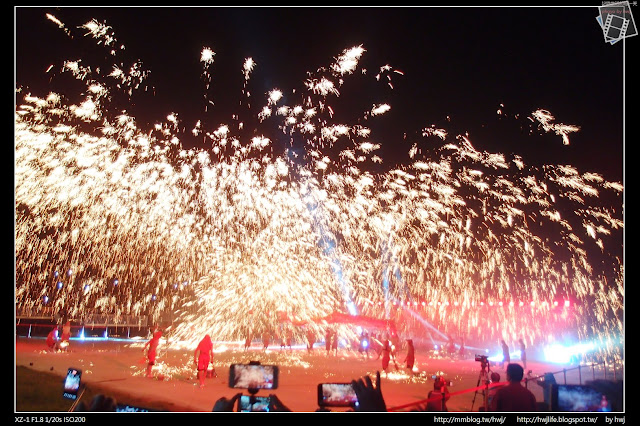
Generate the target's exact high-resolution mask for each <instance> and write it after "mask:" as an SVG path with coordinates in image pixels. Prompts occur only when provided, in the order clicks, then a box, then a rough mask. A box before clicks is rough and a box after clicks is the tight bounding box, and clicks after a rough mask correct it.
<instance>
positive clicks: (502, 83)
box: [15, 6, 638, 182]
mask: <svg viewBox="0 0 640 426" xmlns="http://www.w3.org/2000/svg"><path fill="white" fill-rule="evenodd" d="M632 12H634V10H632ZM15 13H16V20H15V21H16V25H15V26H16V46H15V65H16V87H23V88H24V90H25V92H31V93H32V94H34V95H40V96H43V95H46V94H47V93H48V92H49V91H50V90H54V89H55V90H64V89H62V88H61V87H60V86H56V84H62V83H60V82H58V81H57V80H58V77H56V78H55V79H54V81H53V82H49V76H51V75H53V74H55V72H50V73H49V74H47V73H45V71H46V70H47V68H48V67H49V66H50V65H54V68H55V69H60V67H61V66H62V63H63V61H64V60H66V59H77V58H83V60H87V62H89V61H90V60H91V59H97V60H99V59H100V58H94V57H93V56H92V55H95V53H93V52H94V51H95V50H96V49H95V48H92V47H91V46H94V45H95V44H94V43H92V42H91V41H90V40H88V38H84V39H83V37H82V36H81V35H82V34H83V30H80V29H78V28H77V27H79V26H81V25H83V24H84V23H86V22H88V21H90V20H91V19H96V20H97V21H99V22H105V23H106V24H107V25H110V26H111V27H113V30H114V32H115V36H116V38H117V39H118V42H119V44H124V45H125V46H126V56H127V57H128V58H130V59H131V61H134V60H137V59H139V60H141V61H142V63H143V65H144V67H145V68H147V69H149V70H151V74H150V76H149V79H148V84H149V85H150V86H153V90H149V91H148V92H146V93H145V94H144V96H137V97H134V98H132V100H131V101H130V103H129V104H128V105H124V107H126V109H127V110H129V111H130V112H131V114H132V115H134V116H136V117H137V118H138V120H139V122H148V123H153V122H155V121H160V120H163V119H164V117H166V115H167V114H168V113H170V112H177V113H178V114H179V116H180V118H181V119H182V120H183V121H184V122H185V126H186V127H187V128H191V127H190V126H193V124H194V123H195V122H196V121H197V120H198V119H201V118H204V121H205V123H206V124H209V125H210V126H211V128H212V129H215V128H216V127H217V126H218V125H219V124H221V123H225V122H229V117H230V115H231V113H232V111H233V108H235V106H236V105H237V101H238V99H239V97H240V93H241V89H242V83H243V76H242V73H241V70H242V64H243V62H244V59H245V58H247V57H252V58H253V59H254V60H255V62H256V63H257V66H256V68H255V70H254V71H253V73H252V76H251V84H252V90H253V96H254V97H255V98H260V96H262V95H263V93H266V92H268V91H269V90H271V89H273V88H276V87H277V88H279V89H281V90H282V91H283V92H285V94H287V93H289V92H290V90H291V89H292V88H298V89H301V88H303V85H302V83H303V81H304V80H305V79H306V78H307V74H306V72H307V71H315V70H316V69H318V68H319V67H321V66H329V65H330V64H331V62H332V60H333V58H335V57H336V56H338V55H339V54H340V53H341V52H342V51H343V50H344V49H346V48H350V47H353V46H357V45H363V47H364V48H365V49H366V51H367V52H366V53H365V55H364V56H363V60H362V67H363V68H366V69H367V70H368V73H370V74H372V75H373V74H375V73H376V72H377V70H378V67H380V66H382V65H385V64H389V65H391V66H392V67H394V68H395V69H398V70H401V71H402V72H403V73H404V75H402V76H401V75H396V76H394V80H393V84H394V89H393V90H386V89H380V90H379V91H376V92H375V94H374V93H372V92H371V91H369V90H368V87H360V86H357V85H356V86H355V87H352V86H349V84H348V77H347V78H346V79H345V80H347V84H345V86H344V89H341V96H340V98H339V101H337V102H338V103H337V105H336V108H341V110H340V111H339V113H340V114H344V115H346V116H348V115H349V113H350V112H351V113H353V114H354V116H355V115H358V114H360V113H361V112H362V108H361V106H362V105H364V106H365V107H366V105H369V107H370V105H371V103H372V102H378V103H380V102H388V103H389V104H390V105H391V107H392V108H391V111H390V112H389V113H388V114H387V115H386V116H384V117H383V119H382V121H381V127H380V129H374V130H378V131H379V132H380V133H377V135H379V136H378V137H379V138H382V139H383V140H384V141H386V143H385V142H383V151H384V156H383V158H385V159H387V158H388V157H391V156H393V148H394V147H393V144H392V142H393V141H394V140H398V139H400V138H402V137H403V135H405V134H409V135H411V134H419V133H420V129H422V128H425V127H429V126H431V125H432V124H435V125H436V126H438V127H443V128H445V129H447V130H448V131H449V132H450V134H454V135H455V134H461V133H465V132H468V133H469V137H470V140H471V141H472V143H473V144H474V146H475V147H476V148H477V149H479V150H487V151H491V152H503V153H505V154H510V153H514V154H518V155H521V156H522V157H523V159H524V161H525V163H526V164H530V165H539V164H572V165H575V166H576V167H578V168H579V170H580V171H581V172H586V171H593V172H597V173H601V174H603V175H604V176H605V178H607V179H609V180H615V181H620V182H621V181H622V178H623V153H624V151H623V94H624V86H623V83H624V80H623V51H624V46H623V44H624V43H623V42H619V43H617V44H615V45H610V44H607V43H605V41H604V36H603V32H602V30H601V28H600V27H599V25H598V23H597V21H596V19H595V18H596V16H597V15H598V8H597V6H593V7H571V8H569V7H553V8H551V7H535V8H531V7H526V8H525V7H522V8H505V7H491V8H488V7H485V8H470V7H461V8H448V7H447V8H431V7H422V8H407V7H401V8H396V7H385V8H372V7H366V8H335V7H327V8H319V7H286V8H284V7H283V8H274V7H268V8H256V7H243V8H220V7H210V8H193V7H190V8H175V7H170V8H140V7H136V8H123V7H111V8H90V7H81V8H53V7H49V8H42V7H38V8H24V7H18V8H16V9H15ZM45 13H51V14H53V15H54V16H56V17H57V18H58V19H59V20H60V21H62V22H63V23H65V25H66V26H67V27H68V28H70V29H72V31H73V33H74V34H75V38H74V39H73V40H71V39H70V38H69V37H68V36H66V35H65V34H64V32H63V31H61V30H60V29H59V28H58V27H57V26H56V25H55V24H54V23H53V22H51V21H49V20H47V19H46V17H45ZM637 42H638V41H637V40H636V39H635V38H630V39H628V40H627V41H626V43H627V44H628V45H630V44H634V43H637ZM203 47H210V48H211V49H212V50H213V51H214V52H215V53H216V55H215V61H214V63H213V64H212V65H211V68H210V73H211V77H212V80H211V89H210V91H209V92H208V95H207V96H208V97H209V99H212V100H213V101H214V103H215V106H214V107H211V108H210V109H209V111H208V112H207V113H206V114H205V113H204V107H205V105H206V102H205V100H204V96H203V94H204V93H205V81H204V79H203V78H202V72H203V66H202V64H201V63H200V53H201V51H202V48H203ZM629 49H630V48H629V47H627V63H628V62H629V60H628V56H629ZM379 87H380V86H379ZM260 92H262V93H260ZM627 97H629V95H627ZM285 100H286V99H285ZM18 101H19V99H18ZM254 102H256V103H259V104H260V105H262V103H260V102H257V101H254ZM500 104H504V107H501V106H500ZM540 108H542V109H546V110H549V111H550V112H551V113H552V114H553V115H554V116H555V117H556V122H561V123H564V124H573V125H577V126H580V127H581V130H580V131H579V132H578V133H573V134H571V135H570V144H569V145H563V143H562V138H561V137H560V136H557V135H554V134H541V132H538V133H536V134H535V136H531V135H529V134H528V132H527V129H529V128H530V127H531V126H530V121H529V120H527V119H526V117H527V116H528V115H530V114H531V112H532V111H535V110H537V109H540ZM498 109H501V110H502V111H503V112H504V113H505V114H507V118H504V116H502V117H503V118H500V117H499V116H498V114H497V113H496V111H497V110H498ZM255 111H256V113H257V111H258V109H257V108H256V109H255ZM515 114H519V116H520V118H519V119H517V120H516V119H515V118H513V117H514V116H515ZM627 119H629V118H627ZM523 126H524V127H523ZM527 126H528V127H527ZM521 128H522V129H521ZM185 143H186V144H187V145H188V141H186V142H185ZM402 149H403V151H405V152H406V149H405V147H403V148H402Z"/></svg>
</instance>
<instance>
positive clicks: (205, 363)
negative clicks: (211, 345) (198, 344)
mask: <svg viewBox="0 0 640 426" xmlns="http://www.w3.org/2000/svg"><path fill="white" fill-rule="evenodd" d="M210 361H211V358H209V357H208V356H207V357H202V356H201V357H200V358H198V371H202V370H206V369H207V368H209V362H210Z"/></svg>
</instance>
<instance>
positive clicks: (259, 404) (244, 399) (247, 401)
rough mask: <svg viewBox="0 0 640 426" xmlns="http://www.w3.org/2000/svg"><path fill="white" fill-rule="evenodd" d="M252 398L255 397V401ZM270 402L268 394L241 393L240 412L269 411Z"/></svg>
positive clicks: (239, 400)
mask: <svg viewBox="0 0 640 426" xmlns="http://www.w3.org/2000/svg"><path fill="white" fill-rule="evenodd" d="M251 398H253V402H252V400H251ZM269 402H270V399H269V397H268V396H254V397H251V396H249V395H241V396H240V398H239V399H238V412H242V413H249V412H267V411H269Z"/></svg>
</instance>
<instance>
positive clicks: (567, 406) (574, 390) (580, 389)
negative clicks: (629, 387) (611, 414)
mask: <svg viewBox="0 0 640 426" xmlns="http://www.w3.org/2000/svg"><path fill="white" fill-rule="evenodd" d="M553 394H554V395H553V401H554V402H555V404H554V405H555V407H553V408H554V411H611V404H610V402H609V401H608V400H607V397H606V396H605V395H603V394H602V393H601V392H598V391H597V390H595V389H593V388H591V387H589V386H584V385H556V386H554V388H553Z"/></svg>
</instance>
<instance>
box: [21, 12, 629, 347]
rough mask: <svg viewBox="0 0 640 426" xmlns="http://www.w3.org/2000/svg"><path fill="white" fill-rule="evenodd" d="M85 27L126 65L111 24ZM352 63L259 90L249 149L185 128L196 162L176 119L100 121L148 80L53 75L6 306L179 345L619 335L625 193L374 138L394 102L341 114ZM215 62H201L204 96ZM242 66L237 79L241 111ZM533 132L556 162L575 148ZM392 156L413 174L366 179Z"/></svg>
mask: <svg viewBox="0 0 640 426" xmlns="http://www.w3.org/2000/svg"><path fill="white" fill-rule="evenodd" d="M48 19H49V20H51V21H52V22H54V23H56V24H57V25H58V26H59V27H60V28H61V29H63V30H64V31H65V32H67V33H69V34H70V31H69V30H68V28H67V27H66V26H65V25H64V24H62V23H61V22H60V21H58V20H57V19H56V18H55V17H53V16H49V17H48ZM79 28H83V29H85V30H86V31H88V34H90V35H91V36H92V37H93V38H94V39H95V40H96V45H97V46H98V47H102V48H105V49H108V50H109V53H110V56H112V57H115V56H117V54H120V53H119V51H116V50H113V49H114V47H113V46H114V44H115V38H114V36H113V34H112V31H111V28H110V27H107V26H106V25H102V24H98V23H97V21H91V22H89V23H87V24H85V25H84V26H82V27H79ZM120 50H123V48H121V49H120ZM365 54H366V51H365V49H364V48H363V47H362V46H357V47H353V48H350V49H346V50H344V51H343V52H342V53H341V54H340V55H338V56H337V57H336V58H335V60H334V63H333V64H330V65H329V66H328V67H327V68H320V69H318V70H317V71H316V72H315V73H309V78H308V79H307V80H306V81H305V82H303V87H302V89H300V90H293V91H292V92H291V93H287V92H285V91H282V90H279V89H273V90H271V91H269V92H266V93H264V105H261V106H260V107H258V108H257V109H256V108H252V106H251V105H250V104H249V103H248V102H245V103H244V106H245V107H246V109H245V110H244V112H243V114H246V120H247V121H248V120H254V121H255V122H257V123H259V126H258V127H257V129H256V131H255V132H254V133H252V134H248V133H247V132H248V131H247V130H246V129H245V127H244V125H243V123H244V122H245V117H243V116H238V115H235V114H234V115H232V117H231V118H230V119H231V120H234V121H235V125H233V126H232V125H230V124H223V125H220V126H218V127H216V128H215V129H208V128H206V127H205V128H203V125H202V122H200V121H198V123H196V124H195V125H194V129H193V130H192V134H193V135H198V136H200V137H202V138H203V140H204V141H205V143H206V146H205V147H201V148H193V149H185V148H183V145H182V142H181V138H182V137H183V134H181V133H180V130H179V129H180V126H181V123H180V120H179V119H178V116H177V114H170V115H168V116H167V119H166V120H164V121H163V122H160V123H158V124H156V126H155V127H154V128H153V129H151V130H149V129H141V128H139V127H138V126H137V124H136V120H135V117H132V116H129V115H127V114H126V113H124V112H122V111H118V112H117V113H116V112H115V111H113V107H112V106H111V103H110V102H111V100H112V97H113V96H115V95H116V94H120V93H124V94H125V95H126V96H131V94H132V93H134V92H136V91H138V90H140V88H142V87H144V86H143V85H144V82H145V79H146V77H147V76H148V72H146V71H144V70H143V69H142V66H141V63H140V62H136V63H134V65H133V66H131V67H130V68H129V70H128V71H127V70H126V69H125V68H124V67H121V66H116V65H113V66H112V67H110V69H111V70H112V71H111V72H110V73H109V74H107V75H106V76H103V75H102V74H100V72H99V71H98V70H97V68H92V67H90V66H87V65H84V64H83V63H82V61H66V62H64V64H63V65H62V71H67V72H71V73H72V75H73V76H74V77H75V79H77V80H78V81H80V82H82V83H83V84H84V86H85V89H86V90H85V91H84V93H83V98H82V100H81V101H80V102H77V103H74V102H71V101H70V100H69V99H70V98H71V97H70V96H65V94H58V93H50V94H48V95H45V96H42V97H40V96H35V95H31V94H27V95H24V96H23V98H22V102H21V103H20V105H18V106H17V107H16V114H15V117H16V118H15V122H16V126H15V128H16V137H15V208H16V221H15V222H16V224H15V253H16V305H17V308H18V309H19V310H21V311H28V310H33V309H41V308H42V306H43V304H46V305H47V306H50V307H52V308H53V309H54V310H61V309H64V310H67V311H68V312H69V314H70V315H72V316H73V317H77V318H81V317H83V316H85V315H88V314H90V313H94V312H101V313H109V314H113V315H116V316H125V315H131V316H140V317H142V316H148V317H150V318H151V319H152V320H153V321H161V320H164V319H166V318H167V316H169V317H170V318H171V321H172V328H173V334H174V336H175V338H176V339H177V340H181V341H184V342H186V343H187V344H193V343H194V342H197V341H198V340H199V339H200V338H201V337H202V335H204V334H205V333H210V334H211V335H212V337H214V338H217V339H239V338H244V337H245V336H246V335H247V333H254V334H258V333H262V332H272V333H284V332H287V333H293V334H294V335H296V336H299V337H300V336H303V335H304V333H306V332H307V331H308V329H311V330H312V331H314V332H316V333H320V332H321V329H322V327H324V326H325V325H326V324H325V323H323V322H322V320H321V319H322V318H324V317H326V316H327V315H329V314H331V313H332V312H335V311H346V309H347V305H348V304H353V306H356V307H357V309H358V312H359V313H360V314H362V315H367V316H371V317H376V318H385V319H394V320H396V321H397V322H398V323H399V324H401V325H403V326H405V327H414V326H415V325H416V324H418V323H423V324H424V323H428V324H430V325H431V326H432V327H435V328H437V329H438V330H439V331H440V332H441V333H445V334H450V335H460V336H467V337H469V338H484V339H498V338H499V337H502V336H508V337H510V338H513V339H517V338H519V337H525V338H526V339H527V340H528V341H529V342H534V341H538V340H545V339H547V338H548V337H549V335H552V334H554V333H556V334H559V333H560V331H559V330H558V327H570V328H571V329H572V330H575V333H576V335H577V336H578V337H579V338H580V339H593V338H598V339H601V340H602V341H603V342H608V341H611V340H616V339H619V338H621V334H622V330H623V324H622V317H623V302H622V301H623V296H624V290H623V272H624V270H623V265H622V261H621V251H622V247H621V238H620V237H621V234H622V229H623V222H622V220H621V217H622V204H621V201H620V199H621V193H622V190H623V188H622V186H621V185H620V184H619V183H617V182H608V181H606V180H605V179H604V178H603V177H602V176H600V175H598V174H595V173H590V172H587V173H584V172H580V171H579V170H577V169H576V168H574V167H572V166H570V165H552V164H550V165H546V166H544V167H540V168H536V167H530V166H527V165H526V159H524V158H521V157H518V156H508V155H505V154H502V153H490V152H484V151H479V150H477V149H475V148H474V145H473V143H472V141H471V140H470V139H469V138H468V137H467V136H466V135H451V134H450V133H449V131H448V130H446V129H441V128H437V127H435V126H432V127H427V128H425V129H423V130H422V131H421V132H418V133H416V134H415V135H414V136H410V137H407V138H406V139H405V140H402V141H381V140H376V139H375V134H374V133H373V132H372V131H371V129H370V127H368V126H366V125H365V123H369V122H370V121H371V120H375V119H376V118H377V117H378V116H384V114H385V113H387V112H388V111H389V110H390V109H391V105H389V104H387V103H386V102H376V103H373V104H372V105H370V107H369V108H367V109H366V110H365V111H363V113H362V115H361V117H360V118H359V119H357V120H356V122H349V121H342V120H340V118H339V117H340V114H339V110H338V109H336V108H335V107H333V106H332V100H334V99H336V98H338V97H339V96H340V88H341V87H342V86H343V85H344V84H347V83H348V79H349V78H368V77H367V75H366V72H364V70H363V72H362V73H356V72H355V71H356V70H358V68H359V67H360V60H361V58H362V57H363V55H365ZM213 57H214V52H213V51H212V50H211V49H210V48H203V50H202V53H201V62H202V63H203V67H204V71H203V76H204V78H205V80H206V84H207V89H208V88H209V84H210V82H211V77H210V67H211V66H212V64H213ZM255 68H256V63H255V62H254V61H253V60H252V59H251V58H248V59H246V60H245V62H244V64H242V68H241V72H242V73H243V75H244V77H245V78H244V80H245V81H244V85H243V88H242V95H243V97H244V98H249V96H250V95H249V93H250V92H249V87H250V75H251V74H252V73H254V72H256V71H255V70H254V69H255ZM392 73H394V74H397V75H402V72H401V71H399V70H394V69H393V68H392V67H390V66H389V65H385V66H383V67H381V68H380V73H379V74H377V75H376V76H374V77H372V78H373V79H374V80H376V82H379V83H380V84H386V85H387V86H388V87H391V88H392V87H393V85H392V84H391V78H390V75H391V74H392ZM254 102H259V101H254ZM241 104H242V102H241ZM256 111H257V112H256ZM531 115H532V117H533V119H531V121H532V122H533V121H534V119H535V120H537V122H539V123H540V125H541V126H542V128H543V130H544V131H545V132H553V133H555V134H557V135H559V136H561V137H562V140H563V143H565V144H567V143H568V140H569V139H568V135H569V133H571V132H576V131H579V128H578V127H577V126H570V125H565V124H554V120H555V118H554V117H553V116H552V115H551V113H549V112H548V111H545V110H538V111H534V112H532V113H531ZM283 135H284V137H285V139H287V138H288V140H289V143H288V144H285V146H284V147H280V146H279V145H278V144H276V143H275V142H274V141H280V140H282V137H283ZM391 142H393V143H394V144H396V145H397V146H400V147H404V149H405V150H406V152H407V153H408V156H407V158H408V161H406V162H404V163H399V164H385V166H386V171H375V170H378V169H376V167H375V166H376V165H380V164H383V163H385V159H384V157H383V156H382V154H378V152H379V151H380V148H381V146H382V145H384V144H387V145H388V144H389V143H391ZM605 200H613V203H612V204H607V203H606V202H605ZM610 205H613V206H615V207H610ZM557 300H561V301H562V302H561V304H560V306H559V307H558V306H556V305H555V303H554V301H557ZM45 301H46V303H45ZM565 301H567V303H568V304H565ZM411 324H413V325H411ZM343 332H344V333H348V331H347V330H345V331H343ZM605 346H606V345H605Z"/></svg>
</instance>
